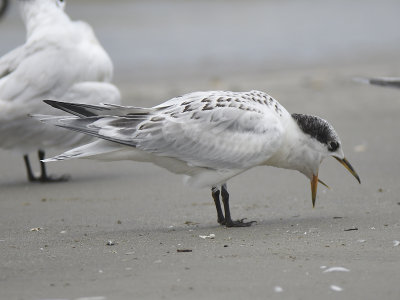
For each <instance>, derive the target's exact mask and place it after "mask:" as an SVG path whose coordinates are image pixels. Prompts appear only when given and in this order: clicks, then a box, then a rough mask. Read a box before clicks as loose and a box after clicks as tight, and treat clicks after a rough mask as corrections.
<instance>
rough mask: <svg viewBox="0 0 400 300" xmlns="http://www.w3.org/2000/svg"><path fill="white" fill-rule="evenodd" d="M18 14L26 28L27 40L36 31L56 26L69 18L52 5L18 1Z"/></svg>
mask: <svg viewBox="0 0 400 300" xmlns="http://www.w3.org/2000/svg"><path fill="white" fill-rule="evenodd" d="M19 3H20V13H21V16H22V20H23V21H24V24H25V27H26V33H27V38H29V37H30V36H31V35H32V34H33V33H34V32H35V31H36V30H39V29H40V28H41V27H45V26H48V25H49V24H56V23H59V22H62V21H68V20H69V17H68V15H67V14H65V13H64V11H62V10H61V9H59V8H58V7H56V6H53V5H48V4H47V5H46V3H44V4H40V3H35V5H33V4H31V3H29V1H20V2H19Z"/></svg>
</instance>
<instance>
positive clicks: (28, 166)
mask: <svg viewBox="0 0 400 300" xmlns="http://www.w3.org/2000/svg"><path fill="white" fill-rule="evenodd" d="M24 162H25V167H26V174H27V175H28V180H29V181H30V182H33V181H38V179H37V178H36V177H35V175H33V172H32V168H31V163H30V162H29V156H28V155H27V154H25V155H24Z"/></svg>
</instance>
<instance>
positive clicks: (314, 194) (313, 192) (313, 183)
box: [311, 174, 318, 208]
mask: <svg viewBox="0 0 400 300" xmlns="http://www.w3.org/2000/svg"><path fill="white" fill-rule="evenodd" d="M317 186H318V174H317V175H313V177H312V179H311V200H312V207H313V208H314V207H315V199H316V198H317Z"/></svg>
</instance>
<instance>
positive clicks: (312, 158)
mask: <svg viewBox="0 0 400 300" xmlns="http://www.w3.org/2000/svg"><path fill="white" fill-rule="evenodd" d="M284 127H285V134H284V138H283V141H282V145H281V147H280V149H279V151H277V152H276V154H275V155H274V156H272V157H271V158H270V159H269V160H268V161H267V162H266V165H270V166H274V167H279V168H284V169H291V170H297V171H299V172H301V173H303V174H305V175H306V176H309V175H310V174H313V173H315V172H317V171H318V166H319V163H320V161H321V160H322V158H323V157H322V155H321V153H320V152H319V151H318V149H317V148H316V147H315V146H316V144H315V141H313V140H312V139H311V137H309V136H308V135H306V134H304V133H303V131H302V130H301V129H300V128H299V126H298V125H297V123H296V122H295V121H294V120H293V119H292V118H290V119H288V120H286V122H285V123H284Z"/></svg>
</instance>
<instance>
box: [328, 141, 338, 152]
mask: <svg viewBox="0 0 400 300" xmlns="http://www.w3.org/2000/svg"><path fill="white" fill-rule="evenodd" d="M337 148H339V143H338V142H335V141H332V142H328V150H329V151H331V152H334V151H336V150H337Z"/></svg>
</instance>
